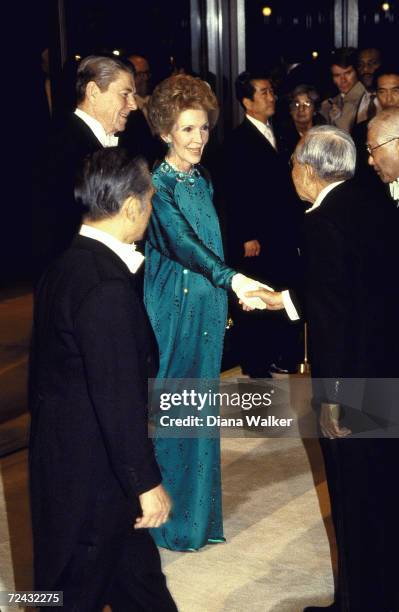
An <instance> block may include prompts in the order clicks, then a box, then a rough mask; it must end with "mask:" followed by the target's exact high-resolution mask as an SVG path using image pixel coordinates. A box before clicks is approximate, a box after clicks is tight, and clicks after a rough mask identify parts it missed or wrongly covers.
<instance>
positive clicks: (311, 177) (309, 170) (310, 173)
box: [304, 164, 315, 183]
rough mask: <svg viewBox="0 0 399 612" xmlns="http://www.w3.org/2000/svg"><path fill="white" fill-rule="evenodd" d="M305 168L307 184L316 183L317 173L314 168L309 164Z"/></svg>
mask: <svg viewBox="0 0 399 612" xmlns="http://www.w3.org/2000/svg"><path fill="white" fill-rule="evenodd" d="M304 166H305V180H306V182H307V183H314V181H315V171H314V168H313V167H312V166H310V165H309V164H304Z"/></svg>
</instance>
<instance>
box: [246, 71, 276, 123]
mask: <svg viewBox="0 0 399 612" xmlns="http://www.w3.org/2000/svg"><path fill="white" fill-rule="evenodd" d="M251 83H252V86H253V87H254V89H255V92H254V94H253V98H252V100H251V99H250V98H244V104H245V108H246V111H247V113H248V115H250V116H251V117H254V118H255V119H258V120H259V121H263V122H264V123H266V121H267V120H268V119H269V118H270V117H271V116H272V115H274V111H275V109H276V98H275V95H274V90H273V85H272V84H271V82H270V81H269V80H267V79H254V80H253V81H251Z"/></svg>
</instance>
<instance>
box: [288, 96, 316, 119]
mask: <svg viewBox="0 0 399 612" xmlns="http://www.w3.org/2000/svg"><path fill="white" fill-rule="evenodd" d="M313 112H314V103H313V101H312V100H311V99H310V98H309V96H308V95H307V94H298V95H297V96H295V98H294V99H293V101H292V102H291V104H290V113H291V117H292V118H293V120H294V121H295V123H298V124H300V125H302V124H303V125H308V124H309V123H310V124H311V123H312V117H313Z"/></svg>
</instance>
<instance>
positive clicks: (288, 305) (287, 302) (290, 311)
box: [281, 289, 300, 321]
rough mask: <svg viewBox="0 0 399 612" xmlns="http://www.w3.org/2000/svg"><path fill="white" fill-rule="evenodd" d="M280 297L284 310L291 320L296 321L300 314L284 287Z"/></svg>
mask: <svg viewBox="0 0 399 612" xmlns="http://www.w3.org/2000/svg"><path fill="white" fill-rule="evenodd" d="M281 297H282V299H283V304H284V308H285V311H286V313H287V315H288V316H289V318H290V319H291V321H298V319H300V316H299V314H298V312H297V310H296V308H295V306H294V304H293V302H292V300H291V296H290V292H289V290H288V289H284V291H282V292H281Z"/></svg>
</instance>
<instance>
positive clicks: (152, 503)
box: [134, 484, 172, 529]
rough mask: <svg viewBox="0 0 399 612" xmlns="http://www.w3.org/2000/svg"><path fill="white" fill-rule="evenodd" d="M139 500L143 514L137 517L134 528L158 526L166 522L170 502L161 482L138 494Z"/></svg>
mask: <svg viewBox="0 0 399 612" xmlns="http://www.w3.org/2000/svg"><path fill="white" fill-rule="evenodd" d="M139 500H140V505H141V509H142V511H143V516H139V517H137V519H136V522H135V525H134V528H135V529H149V528H150V527H160V526H161V525H163V524H164V523H166V521H167V520H168V518H169V512H170V511H171V508H172V502H171V500H170V497H169V495H168V494H167V493H166V491H165V489H164V488H163V486H162V485H161V484H160V485H158V486H157V487H154V488H153V489H150V490H149V491H146V492H145V493H142V494H141V495H139Z"/></svg>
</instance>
